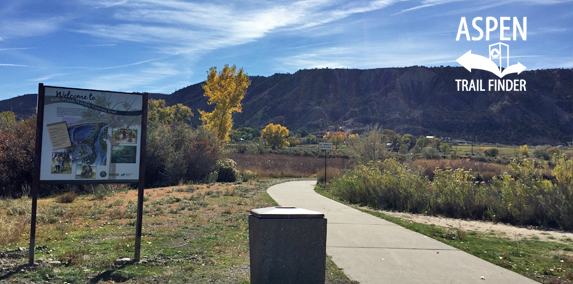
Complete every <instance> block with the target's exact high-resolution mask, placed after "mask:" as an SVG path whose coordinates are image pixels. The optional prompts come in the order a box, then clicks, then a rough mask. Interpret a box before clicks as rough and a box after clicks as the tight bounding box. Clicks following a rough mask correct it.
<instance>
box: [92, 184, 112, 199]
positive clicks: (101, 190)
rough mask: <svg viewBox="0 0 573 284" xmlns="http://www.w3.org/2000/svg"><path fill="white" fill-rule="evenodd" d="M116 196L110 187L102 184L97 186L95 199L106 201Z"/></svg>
mask: <svg viewBox="0 0 573 284" xmlns="http://www.w3.org/2000/svg"><path fill="white" fill-rule="evenodd" d="M114 194H115V193H114V191H113V189H112V188H111V187H110V186H105V185H102V184H100V185H98V186H96V188H95V189H94V193H93V195H94V198H95V199H97V200H104V199H105V198H106V197H111V196H113V195H114Z"/></svg>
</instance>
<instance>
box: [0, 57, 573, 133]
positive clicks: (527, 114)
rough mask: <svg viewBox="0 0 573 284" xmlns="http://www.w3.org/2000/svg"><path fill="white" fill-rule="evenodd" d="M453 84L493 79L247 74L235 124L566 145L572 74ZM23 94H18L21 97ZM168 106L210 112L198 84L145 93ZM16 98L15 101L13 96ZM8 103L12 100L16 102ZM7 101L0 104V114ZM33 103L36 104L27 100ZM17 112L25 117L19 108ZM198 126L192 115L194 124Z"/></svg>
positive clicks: (451, 70) (400, 71)
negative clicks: (520, 84)
mask: <svg viewBox="0 0 573 284" xmlns="http://www.w3.org/2000/svg"><path fill="white" fill-rule="evenodd" d="M456 79H466V80H483V82H484V88H485V89H487V85H486V84H487V81H488V80H490V79H499V78H497V77H496V76H495V75H493V74H491V73H489V72H482V71H479V70H472V72H471V73H470V72H468V71H467V70H465V69H464V68H462V67H436V68H426V67H406V68H382V69H370V70H357V69H313V70H300V71H298V72H296V73H294V74H275V75H273V76H270V77H261V76H254V77H251V81H252V83H251V86H250V87H249V88H248V90H247V93H246V95H245V98H244V100H243V112H242V113H239V114H235V115H234V120H235V126H236V127H241V126H248V127H253V128H263V127H264V126H266V125H267V124H268V123H271V122H272V123H275V124H276V123H279V124H282V125H284V126H286V127H288V128H289V129H291V130H295V129H299V128H302V127H305V128H307V129H308V130H310V131H331V130H335V129H339V128H340V127H342V128H343V129H345V130H347V131H350V132H351V131H360V130H361V129H363V128H364V127H366V126H368V125H373V124H378V125H380V126H381V127H382V128H390V129H393V130H395V131H397V132H399V133H410V134H413V135H435V136H450V137H456V138H465V139H471V140H477V141H482V142H499V143H520V144H524V143H529V144H544V143H550V144H558V143H562V142H565V141H572V140H573V70H572V69H548V70H534V71H526V72H522V73H521V74H520V75H516V74H511V75H508V76H505V77H504V78H503V79H504V80H505V79H512V80H513V79H523V80H525V81H526V82H527V85H526V91H525V92H514V91H511V92H500V91H495V90H492V91H489V90H486V91H469V92H459V91H458V90H457V86H456V81H455V80H456ZM24 97H25V96H24ZM151 97H152V98H161V99H165V100H166V102H167V104H169V105H172V104H176V103H183V104H185V105H187V106H189V107H191V108H192V109H193V111H194V113H195V114H196V115H197V116H198V112H197V109H201V110H211V109H212V108H213V106H208V105H207V100H206V98H205V97H203V90H202V88H201V84H195V85H191V86H188V87H186V88H183V89H181V90H178V91H176V92H174V93H173V94H171V95H168V96H163V95H152V96H151ZM18 98H22V97H18ZM18 98H15V99H18ZM15 99H12V101H11V102H10V103H8V101H2V102H0V110H10V109H6V107H7V106H6V105H7V104H8V105H9V104H12V105H14V104H16V103H17V100H16V101H14V100H15ZM34 101H35V99H34ZM13 111H15V112H17V113H18V114H20V115H29V114H31V113H30V112H29V110H27V109H23V111H22V113H19V110H17V109H14V110H13ZM198 123H199V119H198V117H195V119H194V121H193V124H195V125H197V124H198Z"/></svg>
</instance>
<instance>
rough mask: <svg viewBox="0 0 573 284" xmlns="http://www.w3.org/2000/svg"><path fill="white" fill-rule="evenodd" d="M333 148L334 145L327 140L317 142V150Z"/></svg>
mask: <svg viewBox="0 0 573 284" xmlns="http://www.w3.org/2000/svg"><path fill="white" fill-rule="evenodd" d="M332 149H334V145H333V144H332V143H329V142H320V143H318V150H325V151H326V150H332Z"/></svg>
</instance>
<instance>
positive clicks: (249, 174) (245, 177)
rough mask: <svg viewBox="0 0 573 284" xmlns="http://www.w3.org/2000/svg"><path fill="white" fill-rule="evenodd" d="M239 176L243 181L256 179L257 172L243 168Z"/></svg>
mask: <svg viewBox="0 0 573 284" xmlns="http://www.w3.org/2000/svg"><path fill="white" fill-rule="evenodd" d="M241 177H242V178H243V182H247V181H250V180H253V179H256V178H257V177H258V174H257V172H253V171H249V170H245V171H243V173H242V174H241Z"/></svg>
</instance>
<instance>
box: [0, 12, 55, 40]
mask: <svg viewBox="0 0 573 284" xmlns="http://www.w3.org/2000/svg"><path fill="white" fill-rule="evenodd" d="M64 22H65V19H64V18H62V17H51V18H44V19H41V20H36V19H34V20H25V19H10V18H5V19H0V34H2V35H3V36H4V37H5V38H14V37H30V36H39V35H44V34H48V33H52V32H55V31H57V30H58V29H59V28H60V27H61V25H62V24H63V23H64Z"/></svg>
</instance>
